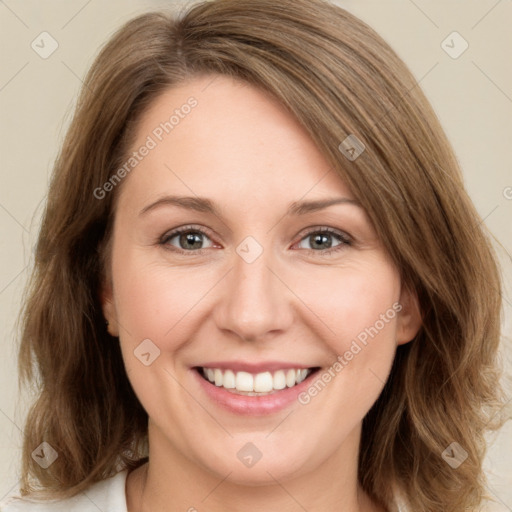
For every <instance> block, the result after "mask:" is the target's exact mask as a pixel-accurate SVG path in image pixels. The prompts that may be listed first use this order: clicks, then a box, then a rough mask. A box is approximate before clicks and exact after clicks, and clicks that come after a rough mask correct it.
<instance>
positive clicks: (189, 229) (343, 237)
mask: <svg viewBox="0 0 512 512" xmlns="http://www.w3.org/2000/svg"><path fill="white" fill-rule="evenodd" d="M183 233H196V234H201V235H204V236H206V237H207V238H210V239H211V237H210V236H209V234H208V233H207V232H206V231H204V230H203V229H199V228H197V227H195V226H183V227H180V228H176V229H175V230H173V231H171V232H170V233H165V234H164V235H163V236H162V237H161V238H160V240H159V242H158V243H159V244H160V245H162V246H164V247H165V249H166V250H170V251H173V252H177V253H179V254H191V253H193V254H194V255H201V254H203V252H204V251H207V250H208V249H196V250H193V249H192V250H188V251H187V250H184V249H180V248H178V247H175V246H169V244H168V242H169V240H172V239H173V238H174V237H176V236H178V235H181V234H183ZM321 233H328V234H330V235H334V236H336V237H337V238H338V239H339V241H340V243H339V244H338V245H337V246H335V247H332V248H330V249H320V250H314V249H302V250H303V251H306V252H308V253H316V254H321V255H322V256H329V255H331V254H333V253H336V252H337V251H339V250H343V249H345V248H346V247H347V246H351V245H352V238H351V237H350V236H349V235H347V234H346V233H344V232H343V231H338V230H337V229H332V228H329V227H315V228H312V229H311V230H309V231H307V232H306V233H305V234H304V235H303V236H302V238H301V239H300V240H299V242H301V241H302V240H304V239H305V238H307V237H308V236H311V235H313V234H321ZM170 247H172V248H170Z"/></svg>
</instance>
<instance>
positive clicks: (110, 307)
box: [100, 280, 119, 337]
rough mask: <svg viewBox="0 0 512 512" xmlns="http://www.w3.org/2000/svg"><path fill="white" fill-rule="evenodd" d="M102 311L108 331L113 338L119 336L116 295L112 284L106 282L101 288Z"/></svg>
mask: <svg viewBox="0 0 512 512" xmlns="http://www.w3.org/2000/svg"><path fill="white" fill-rule="evenodd" d="M100 300H101V309H102V310H103V316H104V317H105V320H106V321H107V322H108V325H107V331H108V332H109V334H110V335H111V336H114V337H118V336H119V325H118V321H117V311H116V307H115V304H114V294H113V289H112V282H111V281H110V280H106V282H104V283H103V285H102V287H101V292H100Z"/></svg>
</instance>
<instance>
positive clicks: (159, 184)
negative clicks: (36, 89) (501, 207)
mask: <svg viewBox="0 0 512 512" xmlns="http://www.w3.org/2000/svg"><path fill="white" fill-rule="evenodd" d="M30 290H31V291H30V296H29V298H28V300H27V303H26V307H25V310H24V332H23V338H22V345H21V352H20V371H21V373H22V375H23V377H24V378H25V379H26V380H29V381H30V380H31V379H33V378H34V377H35V376H34V374H33V373H32V368H33V367H32V365H33V364H35V365H36V366H37V371H38V372H39V373H40V383H41V387H40V393H39V396H38V397H37V400H36V401H35V403H34V405H33V407H32V409H31V411H30V414H29V417H28V419H27V423H26V426H25V429H24V431H25V438H24V449H23V475H22V487H21V494H22V496H23V500H17V499H11V500H9V502H8V503H7V504H6V505H4V507H3V508H2V510H5V511H7V512H9V511H11V510H72V511H74V510H80V511H82V510H89V509H91V510H97V509H100V510H105V511H106V510H116V511H117V510H121V511H128V512H134V511H137V512H138V511H148V510H151V511H157V512H158V511H160V510H173V511H174V510H189V511H193V510H205V509H207V510H211V511H217V510H239V509H242V508H243V509H244V510H253V511H259V510H283V511H288V510H290V511H291V510H299V509H301V510H304V509H305V510H309V511H315V510H323V511H324V510H333V511H334V510H344V511H345V512H356V511H357V512H363V511H364V512H370V511H372V512H377V511H379V512H382V511H393V510H395V511H396V510H411V511H415V512H416V511H443V512H446V511H463V510H468V509H470V508H472V507H476V506H478V504H479V503H480V502H481V500H482V497H483V489H484V487H483V474H482V468H481V465H482V459H483V456H484V452H485V443H484V440H483V434H484V433H485V431H486V430H491V429H493V428H498V427H499V421H498V420H496V419H494V421H493V422H490V421H489V418H496V417H497V416H495V415H494V413H495V411H496V410H497V408H498V407H499V406H500V401H501V400H502V395H501V392H500V387H499V378H498V377H499V374H498V370H497V367H496V353H497V349H498V345H499V338H500V333H499V325H500V323H499V317H500V305H501V303H500V281H499V273H498V269H497V266H496V263H495V257H494V255H493V251H492V249H491V246H490V244H489V242H488V240H487V237H486V235H485V233H484V232H483V229H482V226H481V223H480V219H479V217H478V215H477V213H476V211H475V209H474V207H473V205H472V203H471V201H470V200H469V198H468V196H467V195H466V192H465V191H464V187H463V184H462V179H461V173H460V170H459V168H458V165H457V162H456V159H455V157H454V155H453V153H452V150H451V148H450V146H449V143H448V142H447V139H446V137H445V135H444V133H443V131H442V128H441V127H440V125H439V123H438V121H437V118H436V117H435V114H434V113H433V111H432V109H431V107H430V106H429V104H428V102H427V100H426V99H425V97H424V95H423V94H422V92H421V90H420V89H419V87H418V86H417V84H416V82H415V80H414V78H413V76H412V75H411V74H410V72H409V71H408V70H407V69H406V67H405V65H404V64H403V63H402V62H401V61H400V59H399V58H398V57H397V56H396V55H395V54H394V52H393V51H392V50H391V49H390V48H389V46H388V45H387V44H386V43H385V42H384V41H383V40H382V39H381V38H380V37H379V36H378V35H377V34H375V32H374V31H373V30H372V29H370V28H369V27H368V26H366V25H365V24H364V23H363V22H361V21H360V20H358V19H356V18H355V17H354V16H352V15H350V14H348V13H347V12H345V11H344V10H342V9H341V8H339V7H336V6H334V5H331V4H329V3H326V2H322V1H320V0H294V1H291V0H287V1H283V2H278V3H276V2H272V1H270V0H256V1H254V0H223V1H213V2H205V3H202V4H198V5H196V6H194V7H193V8H191V9H190V10H189V11H188V12H186V13H185V14H184V15H183V16H181V17H179V18H177V19H175V18H173V17H171V16H168V15H165V14H158V13H153V14H145V15H142V16H139V17H137V18H136V19H134V20H132V21H130V22H129V23H127V24H126V25H125V26H124V27H123V28H121V30H120V31H119V32H118V33H117V34H116V35H115V36H114V37H113V38H112V40H111V41H110V42H109V43H108V44H107V45H106V46H105V48H104V49H103V50H102V52H101V54H100V55H99V57H98V58H97V60H96V61H95V63H94V64H93V66H92V69H91V70H90V72H89V74H88V76H87V78H86V81H85V85H84V88H83V90H82V94H81V96H80V99H79V103H78V106H77V111H76V114H75V117H74V119H73V122H72V124H71V127H70V129H69V132H68V135H67V138H66V140H65V142H64V146H63V149H62V151H61V154H60V155H59V158H58V160H57V162H56V166H55V171H54V176H53V181H52V183H51V186H50V191H49V197H48V204H47V209H46V212H45V216H44V220H43V224H42V228H41V233H40V237H39V242H38V246H37V254H36V266H35V269H34V275H33V280H32V283H31V289H30ZM34 478H35V479H37V481H38V482H36V483H37V485H35V483H34V482H33V479H34ZM35 499H39V501H38V502H37V503H35V502H34V500H35ZM48 500H53V501H48ZM55 500H56V501H55Z"/></svg>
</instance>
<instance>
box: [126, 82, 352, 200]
mask: <svg viewBox="0 0 512 512" xmlns="http://www.w3.org/2000/svg"><path fill="white" fill-rule="evenodd" d="M143 146H148V147H150V150H148V151H144V152H145V153H146V155H145V156H144V157H143V158H142V159H140V161H137V163H136V166H135V167H134V168H133V170H132V171H130V176H129V180H128V181H129V182H131V185H129V184H126V185H128V187H127V188H129V189H132V192H135V193H136V195H138V196H140V198H142V197H143V196H146V197H148V196H151V197H153V196H154V195H155V194H158V193H163V192H166V193H169V192H173V193H174V192H176V193H186V194H187V195H191V193H192V194H197V195H201V196H205V195H209V196H216V195H219V197H221V196H222V197H223V198H224V200H229V201H234V200H235V199H237V198H238V199H239V200H241V201H242V202H243V201H245V202H246V205H247V201H250V200H254V201H256V202H257V201H258V200H261V201H262V202H263V204H266V205H267V207H270V206H271V204H277V203H280V202H282V201H283V200H286V201H287V202H288V203H289V202H291V201H294V200H297V199H298V198H300V197H302V196H304V195H305V194H307V198H308V199H315V198H319V197H325V194H326V192H329V193H331V195H332V193H338V194H342V195H344V196H345V197H353V196H352V195H351V193H350V191H349V190H348V188H347V187H346V185H345V184H344V183H343V182H342V180H341V179H340V177H339V176H338V175H337V174H336V173H335V172H334V171H333V170H332V168H331V166H330V164H329V163H328V162H327V161H326V159H325V158H324V156H323V155H322V154H321V152H320V151H319V150H318V148H317V147H316V145H315V144H314V142H313V141H312V140H311V138H310V137H309V134H308V133H307V132H306V130H305V129H304V128H303V127H302V126H301V125H300V124H299V123H298V122H297V121H296V120H295V119H294V118H293V117H292V116H291V114H290V113H289V112H288V111H287V110H286V109H285V108H284V107H283V106H282V105H281V104H279V103H278V102H277V100H275V99H274V98H273V97H272V96H271V95H270V94H269V93H267V92H265V91H262V90H260V89H258V88H256V87H254V86H252V85H249V84H247V83H242V82H237V81H234V80H233V79H231V78H230V77H225V76H221V75H206V76H201V77H194V78H192V79H189V80H188V81H187V82H185V83H182V84H180V85H178V86H174V87H172V88H169V89H167V90H166V91H164V92H163V93H162V94H160V96H158V97H157V98H156V99H155V100H154V101H153V102H152V103H151V105H150V106H149V108H148V109H147V110H146V111H145V112H144V114H143V115H142V117H141V119H140V122H139V125H138V130H137V134H136V139H135V141H134V143H133V145H132V148H131V150H132V152H140V151H139V150H140V149H142V148H143ZM268 201H272V203H271V204H269V203H268Z"/></svg>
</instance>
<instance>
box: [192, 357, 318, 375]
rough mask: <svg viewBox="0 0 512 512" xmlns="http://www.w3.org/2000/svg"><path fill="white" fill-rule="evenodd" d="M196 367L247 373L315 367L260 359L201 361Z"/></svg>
mask: <svg viewBox="0 0 512 512" xmlns="http://www.w3.org/2000/svg"><path fill="white" fill-rule="evenodd" d="M196 367H201V368H212V369H214V368H219V369H221V370H233V371H235V372H248V373H263V372H273V371H277V370H288V369H290V368H293V369H301V368H304V369H308V368H316V367H315V366H313V365H305V364H302V363H293V362H289V361H261V362H259V363H256V362H247V361H240V360H236V361H210V362H208V363H203V364H199V365H196Z"/></svg>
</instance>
